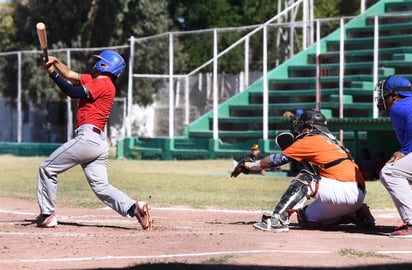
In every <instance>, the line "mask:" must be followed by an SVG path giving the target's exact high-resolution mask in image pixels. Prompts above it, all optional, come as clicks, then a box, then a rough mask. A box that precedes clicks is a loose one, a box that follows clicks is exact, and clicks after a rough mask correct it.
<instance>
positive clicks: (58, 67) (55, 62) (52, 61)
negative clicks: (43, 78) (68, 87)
mask: <svg viewBox="0 0 412 270" xmlns="http://www.w3.org/2000/svg"><path fill="white" fill-rule="evenodd" d="M50 66H53V68H54V70H55V71H56V72H57V73H58V74H59V75H60V76H62V77H63V78H64V79H65V80H68V81H69V82H71V83H72V84H75V85H79V84H80V73H78V72H75V71H73V70H71V69H70V68H69V67H68V66H66V65H65V64H64V63H63V62H61V61H60V60H59V59H57V58H56V57H54V56H49V61H48V62H47V63H46V64H45V67H46V69H48V67H50ZM50 73H51V72H49V74H50Z"/></svg>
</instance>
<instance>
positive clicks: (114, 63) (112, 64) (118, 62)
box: [94, 50, 126, 79]
mask: <svg viewBox="0 0 412 270" xmlns="http://www.w3.org/2000/svg"><path fill="white" fill-rule="evenodd" d="M94 56H95V57H97V58H98V59H99V60H98V61H97V62H96V65H95V68H96V70H97V71H99V72H103V73H104V72H106V73H110V74H112V75H113V76H114V77H115V79H116V78H117V77H119V76H120V74H121V73H122V71H123V70H124V69H125V67H126V63H125V61H124V59H123V57H121V56H120V54H118V53H117V52H115V51H112V50H105V51H102V52H101V53H100V54H99V55H94Z"/></svg>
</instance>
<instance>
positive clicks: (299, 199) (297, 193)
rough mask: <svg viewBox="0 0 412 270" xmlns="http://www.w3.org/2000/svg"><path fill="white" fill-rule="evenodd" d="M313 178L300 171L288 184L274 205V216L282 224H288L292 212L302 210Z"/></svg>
mask: <svg viewBox="0 0 412 270" xmlns="http://www.w3.org/2000/svg"><path fill="white" fill-rule="evenodd" d="M314 180H315V178H314V176H313V174H312V173H310V172H308V171H306V170H302V171H301V172H300V173H299V174H298V175H297V176H296V177H295V178H294V179H293V180H292V181H291V183H290V185H289V187H288V189H287V190H286V191H285V193H284V194H283V195H282V197H281V199H280V201H279V203H278V204H277V205H276V207H275V210H274V211H273V213H274V214H276V213H277V214H279V216H280V220H281V222H282V223H284V224H287V223H288V222H289V216H290V214H291V213H293V212H294V211H296V210H298V209H300V208H302V207H303V206H304V204H305V202H306V200H307V199H308V194H309V193H310V188H309V185H310V183H311V182H312V181H314Z"/></svg>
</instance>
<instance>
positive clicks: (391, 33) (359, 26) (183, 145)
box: [117, 0, 412, 159]
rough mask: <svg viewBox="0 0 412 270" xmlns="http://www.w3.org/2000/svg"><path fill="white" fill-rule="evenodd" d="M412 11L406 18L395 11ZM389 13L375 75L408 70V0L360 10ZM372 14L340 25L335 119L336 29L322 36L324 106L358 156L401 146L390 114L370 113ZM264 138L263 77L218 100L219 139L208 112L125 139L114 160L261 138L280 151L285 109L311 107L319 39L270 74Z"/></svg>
mask: <svg viewBox="0 0 412 270" xmlns="http://www.w3.org/2000/svg"><path fill="white" fill-rule="evenodd" d="M406 12H411V16H396V15H399V14H400V13H406ZM374 14H393V16H385V17H381V18H380V19H379V23H380V31H379V46H380V51H379V70H378V76H379V80H382V79H385V78H386V77H387V76H389V75H391V74H394V73H396V74H399V75H403V76H405V77H408V78H411V77H412V76H411V75H412V69H411V68H410V67H411V64H412V1H399V0H397V1H395V0H382V1H379V2H377V3H376V4H375V5H373V6H372V7H370V8H369V9H368V10H366V11H365V13H364V14H363V15H368V16H370V15H374ZM373 31H374V20H373V17H366V16H359V17H356V18H354V19H352V20H351V21H349V22H347V23H346V24H345V35H346V39H345V51H344V54H345V76H344V82H343V85H344V89H343V94H344V96H343V104H344V106H343V111H344V116H345V117H344V118H339V102H338V101H339V46H340V40H339V37H340V30H339V29H338V30H336V31H335V32H333V33H331V34H330V35H328V36H326V37H324V38H322V40H321V41H320V46H321V48H322V54H321V55H320V61H321V74H322V77H321V78H320V88H321V108H322V112H323V113H324V114H325V115H326V116H327V117H328V120H329V126H330V129H331V130H332V131H333V132H334V133H335V134H338V132H339V130H343V138H344V142H345V144H346V145H347V146H348V147H349V148H350V149H351V151H352V152H353V153H355V155H356V154H357V153H358V152H359V151H360V148H362V147H368V148H369V149H374V150H376V151H383V152H385V153H391V152H392V151H394V150H395V149H396V148H397V147H398V145H397V141H396V138H395V136H394V132H393V130H392V126H391V124H390V120H389V119H388V118H387V117H386V118H380V119H373V118H372V115H373V103H372V101H373V75H372V72H373V44H374V41H373V36H374V32H373ZM268 86H269V112H270V117H269V127H268V129H269V138H270V139H268V140H263V139H262V137H263V118H262V111H263V104H262V103H263V79H259V80H257V81H256V82H254V83H253V84H252V85H250V86H249V87H248V88H247V89H245V90H244V91H242V92H241V93H239V94H237V95H235V96H233V97H232V98H231V99H229V100H227V101H226V102H224V103H223V104H221V105H220V106H219V109H218V111H219V116H218V123H219V133H218V136H219V139H218V140H215V139H213V114H212V112H208V113H206V114H205V115H203V116H202V117H200V118H199V119H198V120H196V121H194V122H193V123H191V124H190V125H188V126H187V127H186V128H185V130H184V134H183V135H182V137H178V138H153V139H147V140H142V139H139V138H134V137H132V138H125V139H124V140H123V141H121V142H120V143H119V146H118V149H117V156H118V158H136V157H138V158H147V159H150V158H156V159H191V158H196V159H207V158H228V157H233V156H236V155H241V154H244V153H248V152H249V147H250V145H251V144H254V143H259V144H260V145H261V147H262V148H263V153H264V154H265V153H269V152H272V151H276V150H278V149H277V147H276V145H275V144H274V143H273V138H274V136H276V135H277V134H278V133H280V132H282V131H284V130H287V129H288V121H287V119H285V118H284V117H283V116H282V115H283V113H284V112H285V111H291V112H294V111H295V109H297V108H301V109H306V108H315V106H316V100H315V99H316V44H314V45H312V46H311V47H309V48H308V49H306V50H305V51H302V52H300V53H299V54H297V55H295V56H294V57H293V58H291V59H289V60H288V61H286V62H285V63H283V64H282V65H280V66H279V67H277V68H275V69H273V70H271V71H269V72H268Z"/></svg>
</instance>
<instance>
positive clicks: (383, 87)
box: [375, 75, 412, 112]
mask: <svg viewBox="0 0 412 270" xmlns="http://www.w3.org/2000/svg"><path fill="white" fill-rule="evenodd" d="M375 91H377V92H378V93H377V95H376V104H377V106H378V109H379V111H381V112H385V111H387V110H388V108H387V106H386V100H387V99H388V98H389V97H390V96H391V95H393V94H398V95H400V96H402V97H410V96H412V92H411V83H410V82H409V80H408V79H406V78H404V77H401V76H396V75H391V76H389V77H388V78H386V80H382V81H379V82H378V83H377V84H376V86H375Z"/></svg>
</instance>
